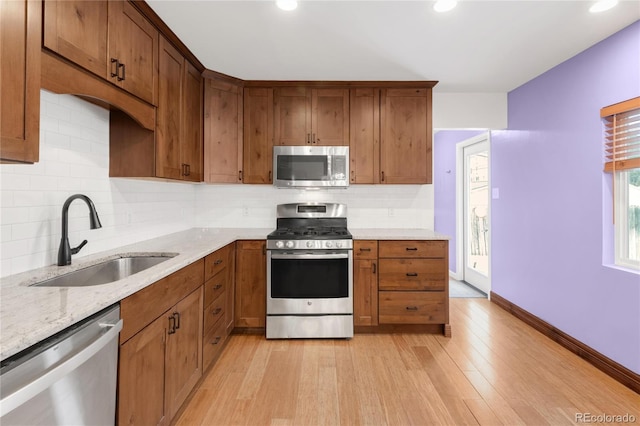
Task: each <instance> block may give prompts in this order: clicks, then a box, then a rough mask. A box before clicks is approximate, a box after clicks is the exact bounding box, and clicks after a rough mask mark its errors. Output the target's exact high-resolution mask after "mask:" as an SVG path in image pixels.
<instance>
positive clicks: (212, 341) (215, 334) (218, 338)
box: [202, 321, 227, 371]
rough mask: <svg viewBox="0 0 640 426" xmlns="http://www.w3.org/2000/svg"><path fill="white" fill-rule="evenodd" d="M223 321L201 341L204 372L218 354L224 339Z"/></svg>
mask: <svg viewBox="0 0 640 426" xmlns="http://www.w3.org/2000/svg"><path fill="white" fill-rule="evenodd" d="M226 337H227V335H226V331H225V326H224V321H220V322H218V323H217V325H216V327H213V328H212V329H211V330H209V332H208V333H206V334H205V336H204V338H203V339H202V370H203V371H205V370H206V369H207V367H209V365H210V364H211V361H213V360H214V359H215V358H216V356H217V355H218V354H219V353H220V350H221V349H222V346H223V343H224V341H225V339H226Z"/></svg>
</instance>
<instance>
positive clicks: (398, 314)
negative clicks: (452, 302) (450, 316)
mask: <svg viewBox="0 0 640 426" xmlns="http://www.w3.org/2000/svg"><path fill="white" fill-rule="evenodd" d="M447 301H448V296H446V295H445V294H444V293H443V292H440V291H439V292H427V291H381V292H380V308H379V309H380V323H381V324H444V323H445V311H446V309H445V304H446V303H447Z"/></svg>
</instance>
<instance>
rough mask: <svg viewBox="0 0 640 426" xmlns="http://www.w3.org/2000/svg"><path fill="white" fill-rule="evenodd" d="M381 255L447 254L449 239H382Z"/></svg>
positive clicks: (430, 255) (421, 255)
mask: <svg viewBox="0 0 640 426" xmlns="http://www.w3.org/2000/svg"><path fill="white" fill-rule="evenodd" d="M379 253H380V257H381V258H382V257H411V258H415V257H434V258H443V257H446V255H447V241H380V245H379Z"/></svg>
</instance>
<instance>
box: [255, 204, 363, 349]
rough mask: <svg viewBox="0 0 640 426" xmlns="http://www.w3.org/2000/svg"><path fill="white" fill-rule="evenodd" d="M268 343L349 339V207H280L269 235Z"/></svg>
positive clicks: (294, 205)
mask: <svg viewBox="0 0 640 426" xmlns="http://www.w3.org/2000/svg"><path fill="white" fill-rule="evenodd" d="M266 328H267V339H288V338H351V337H353V240H352V237H351V233H349V231H348V229H347V206H346V205H344V204H335V203H303V204H280V205H278V207H277V229H276V230H275V231H273V232H272V233H271V234H269V235H268V236H267V327H266Z"/></svg>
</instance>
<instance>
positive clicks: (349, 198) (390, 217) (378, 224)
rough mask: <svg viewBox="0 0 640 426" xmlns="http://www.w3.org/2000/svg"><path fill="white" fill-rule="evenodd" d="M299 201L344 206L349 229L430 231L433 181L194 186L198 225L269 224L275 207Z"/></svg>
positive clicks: (254, 225)
mask: <svg viewBox="0 0 640 426" xmlns="http://www.w3.org/2000/svg"><path fill="white" fill-rule="evenodd" d="M302 201H325V202H337V203H346V204H347V215H348V221H349V227H351V228H429V229H433V186H432V185H351V186H350V187H349V188H348V189H332V190H319V191H304V190H298V189H275V188H274V187H273V186H271V185H202V186H199V187H198V188H196V223H197V225H198V226H217V227H223V228H233V227H239V226H245V227H256V228H273V227H275V222H276V205H277V204H284V203H295V202H302Z"/></svg>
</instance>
